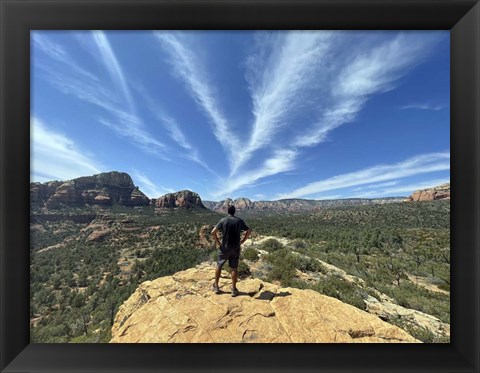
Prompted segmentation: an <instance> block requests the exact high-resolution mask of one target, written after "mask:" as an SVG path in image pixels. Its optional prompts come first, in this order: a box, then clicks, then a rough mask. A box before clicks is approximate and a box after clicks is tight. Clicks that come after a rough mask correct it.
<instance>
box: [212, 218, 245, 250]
mask: <svg viewBox="0 0 480 373" xmlns="http://www.w3.org/2000/svg"><path fill="white" fill-rule="evenodd" d="M217 229H218V230H219V231H221V232H222V247H221V248H220V249H221V250H231V249H240V232H241V231H247V230H249V229H250V228H248V226H247V224H245V222H244V221H243V220H242V219H240V218H237V217H236V216H231V215H229V216H226V217H224V218H222V219H220V221H219V222H218V224H217Z"/></svg>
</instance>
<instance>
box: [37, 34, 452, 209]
mask: <svg viewBox="0 0 480 373" xmlns="http://www.w3.org/2000/svg"><path fill="white" fill-rule="evenodd" d="M449 44H450V35H449V32H448V31H402V32H396V31H308V32H306V31H273V32H271V31H269V32H267V31H179V32H175V31H157V32H155V31H128V32H127V31H32V32H31V180H32V181H41V182H44V181H48V180H68V179H72V178H75V177H79V176H85V175H93V174H95V173H99V172H106V171H114V170H115V171H122V172H127V173H129V174H130V175H131V176H132V178H133V181H134V183H135V185H138V186H139V187H140V189H141V190H142V191H143V192H144V193H145V194H147V195H148V196H149V197H151V198H157V197H159V196H161V195H163V194H166V193H169V192H172V191H178V190H182V189H190V190H192V191H195V192H197V193H199V194H200V196H201V197H202V199H205V200H221V199H224V198H226V197H230V198H238V197H247V198H250V199H252V200H275V199H280V198H310V199H330V198H351V197H370V198H373V197H385V196H405V195H409V194H410V193H411V192H413V191H414V190H417V189H422V188H426V187H430V186H435V185H438V184H442V183H445V182H449V179H450V135H449V134H450V119H449V118H450V107H449V101H450V83H449V81H450V75H449V71H450V64H449V60H450V49H449Z"/></svg>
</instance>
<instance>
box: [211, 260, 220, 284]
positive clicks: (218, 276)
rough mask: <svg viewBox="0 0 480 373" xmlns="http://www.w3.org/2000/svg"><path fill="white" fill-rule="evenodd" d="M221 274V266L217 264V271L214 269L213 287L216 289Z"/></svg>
mask: <svg viewBox="0 0 480 373" xmlns="http://www.w3.org/2000/svg"><path fill="white" fill-rule="evenodd" d="M210 273H211V272H210ZM221 273H222V266H221V265H220V264H217V269H215V285H216V286H217V287H218V281H219V280H220V274H221Z"/></svg>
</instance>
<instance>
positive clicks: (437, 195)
mask: <svg viewBox="0 0 480 373" xmlns="http://www.w3.org/2000/svg"><path fill="white" fill-rule="evenodd" d="M409 199H410V201H415V202H418V201H434V200H439V199H450V183H447V184H443V185H439V186H436V187H434V188H429V189H423V190H417V191H415V192H414V193H413V194H412V195H411V196H410V198H409Z"/></svg>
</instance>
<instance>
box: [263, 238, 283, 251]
mask: <svg viewBox="0 0 480 373" xmlns="http://www.w3.org/2000/svg"><path fill="white" fill-rule="evenodd" d="M260 248H261V249H263V250H266V251H269V252H274V251H277V250H280V249H283V245H282V243H281V242H280V241H278V240H276V239H275V238H269V239H268V240H265V241H264V242H263V243H262V245H261V246H260Z"/></svg>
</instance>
